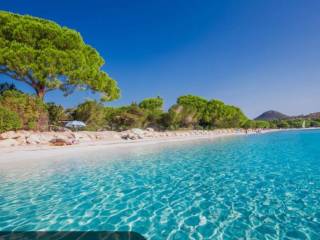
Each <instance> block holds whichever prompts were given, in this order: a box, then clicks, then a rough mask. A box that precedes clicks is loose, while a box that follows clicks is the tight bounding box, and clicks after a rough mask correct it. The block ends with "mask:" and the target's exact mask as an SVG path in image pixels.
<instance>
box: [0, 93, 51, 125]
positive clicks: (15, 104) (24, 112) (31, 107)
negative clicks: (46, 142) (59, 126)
mask: <svg viewBox="0 0 320 240" xmlns="http://www.w3.org/2000/svg"><path fill="white" fill-rule="evenodd" d="M0 105H2V106H5V107H6V108H7V109H10V110H11V111H12V112H15V113H17V114H18V116H19V118H20V120H21V123H22V128H23V129H26V130H47V129H48V112H47V109H46V106H45V104H44V103H43V101H42V100H41V99H39V98H37V97H34V96H29V95H27V94H24V93H21V92H18V91H15V90H8V91H5V92H3V94H2V95H1V96H0Z"/></svg>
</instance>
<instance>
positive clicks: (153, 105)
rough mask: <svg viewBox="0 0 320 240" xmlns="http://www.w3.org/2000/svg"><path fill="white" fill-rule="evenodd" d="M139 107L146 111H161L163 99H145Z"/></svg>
mask: <svg viewBox="0 0 320 240" xmlns="http://www.w3.org/2000/svg"><path fill="white" fill-rule="evenodd" d="M139 107H140V108H142V109H145V110H148V111H152V112H154V111H162V108H163V99H162V98H161V97H156V98H146V99H144V100H142V101H141V102H140V103H139Z"/></svg>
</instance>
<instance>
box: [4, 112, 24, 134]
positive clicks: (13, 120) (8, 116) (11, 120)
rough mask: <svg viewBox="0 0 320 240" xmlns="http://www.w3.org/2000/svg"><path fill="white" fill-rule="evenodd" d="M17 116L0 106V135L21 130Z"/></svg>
mask: <svg viewBox="0 0 320 240" xmlns="http://www.w3.org/2000/svg"><path fill="white" fill-rule="evenodd" d="M21 126H22V124H21V120H20V118H19V115H18V114H17V113H15V112H13V111H10V110H9V109H7V108H4V107H1V106H0V133H1V132H6V131H11V130H17V129H19V128H21Z"/></svg>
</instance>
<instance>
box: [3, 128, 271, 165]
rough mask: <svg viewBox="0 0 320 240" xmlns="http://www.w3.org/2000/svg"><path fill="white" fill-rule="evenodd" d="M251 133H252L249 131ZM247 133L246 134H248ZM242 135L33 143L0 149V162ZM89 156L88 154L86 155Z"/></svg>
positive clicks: (226, 134) (221, 134)
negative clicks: (51, 143) (73, 143)
mask: <svg viewBox="0 0 320 240" xmlns="http://www.w3.org/2000/svg"><path fill="white" fill-rule="evenodd" d="M271 131H274V130H268V131H263V132H262V133H267V132H271ZM250 134H253V133H250ZM250 134H248V135H250ZM241 135H242V136H244V135H246V134H245V133H242V132H239V133H217V134H214V135H203V136H183V137H161V138H160V137H159V138H151V139H139V140H117V141H95V142H86V143H80V144H77V145H71V146H62V147H55V146H47V145H33V146H17V147H7V148H2V149H0V164H4V163H6V162H12V161H14V160H27V159H29V160H32V159H47V158H57V157H66V156H77V155H78V156H81V155H83V154H90V152H91V151H99V150H103V149H118V150H120V151H121V152H125V151H126V150H127V149H128V147H135V146H144V145H150V144H158V143H168V142H177V141H190V140H200V139H216V138H222V137H231V136H241ZM88 157H90V155H88Z"/></svg>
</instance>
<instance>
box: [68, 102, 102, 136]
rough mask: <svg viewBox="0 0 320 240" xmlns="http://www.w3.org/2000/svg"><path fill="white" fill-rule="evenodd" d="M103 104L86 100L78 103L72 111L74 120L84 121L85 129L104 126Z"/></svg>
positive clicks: (95, 128) (96, 128) (94, 129)
mask: <svg viewBox="0 0 320 240" xmlns="http://www.w3.org/2000/svg"><path fill="white" fill-rule="evenodd" d="M104 112H105V110H104V106H103V105H102V104H101V103H99V102H97V101H92V100H89V101H86V102H84V103H81V104H79V105H78V107H77V108H76V109H75V110H74V112H73V113H72V116H73V119H74V120H79V121H83V122H85V123H86V125H87V127H86V130H90V131H96V130H101V129H104V128H105V127H106V120H105V113H104Z"/></svg>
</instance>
